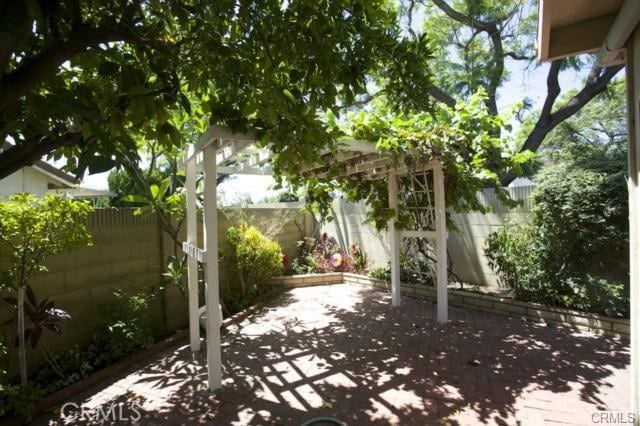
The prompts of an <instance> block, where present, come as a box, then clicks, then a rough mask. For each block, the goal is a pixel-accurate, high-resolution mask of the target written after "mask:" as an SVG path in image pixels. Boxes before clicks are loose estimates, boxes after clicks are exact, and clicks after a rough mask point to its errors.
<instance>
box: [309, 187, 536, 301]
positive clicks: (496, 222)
mask: <svg viewBox="0 0 640 426" xmlns="http://www.w3.org/2000/svg"><path fill="white" fill-rule="evenodd" d="M532 191H533V187H518V188H509V192H510V194H511V197H512V198H514V199H517V200H521V205H519V206H518V207H516V208H514V209H509V208H508V207H506V206H504V205H503V204H501V203H500V201H499V200H498V199H497V197H496V195H495V193H494V191H493V190H492V189H486V190H484V191H483V192H481V193H479V194H478V199H479V201H480V202H481V204H482V205H484V206H485V207H487V208H488V209H489V210H490V211H491V212H490V213H486V214H482V213H473V212H472V213H453V212H449V214H450V219H451V220H452V221H453V222H454V223H455V224H456V226H457V228H458V229H457V230H455V231H453V230H452V231H449V236H448V240H447V243H448V251H449V256H450V260H451V262H452V265H453V272H454V273H455V274H456V275H457V276H458V277H459V278H460V280H461V281H463V282H465V283H471V284H477V285H481V286H485V287H488V288H493V289H497V288H498V287H499V286H498V282H497V279H496V276H495V274H494V272H493V271H492V270H491V268H490V267H489V263H488V261H487V257H486V255H485V253H484V247H485V241H486V239H487V237H488V236H489V234H491V233H492V232H494V231H496V230H497V229H498V228H499V227H500V226H501V225H503V224H504V223H505V220H506V219H507V217H510V218H511V220H514V221H527V220H528V219H529V211H530V209H531V200H530V198H531V193H532ZM332 216H333V221H332V222H326V223H324V224H323V226H322V228H321V230H320V232H326V233H327V234H329V235H330V236H332V237H335V238H336V239H337V240H338V242H340V244H341V245H342V246H343V247H348V245H349V244H351V243H353V242H359V243H360V244H361V246H362V247H364V249H365V251H366V252H367V254H368V256H369V264H370V266H371V267H373V268H376V267H384V266H386V265H387V262H388V261H389V240H388V236H387V233H386V232H383V233H380V232H378V231H377V230H375V228H374V227H373V226H371V225H370V224H369V223H367V215H366V206H365V205H364V204H363V203H349V202H347V201H345V200H343V199H338V200H336V201H335V202H334V205H333V214H332Z"/></svg>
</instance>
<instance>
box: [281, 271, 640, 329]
mask: <svg viewBox="0 0 640 426" xmlns="http://www.w3.org/2000/svg"><path fill="white" fill-rule="evenodd" d="M338 283H348V284H358V285H364V286H368V287H374V288H376V289H379V290H383V291H390V290H391V285H390V283H389V282H387V281H383V280H378V279H375V278H371V277H368V276H365V275H358V274H351V273H346V272H345V273H343V272H332V273H328V274H306V275H292V276H288V277H277V278H273V279H272V280H271V284H274V285H283V286H285V287H306V286H312V285H328V284H338ZM401 292H402V295H404V296H410V297H418V298H425V299H431V300H436V289H435V288H433V287H426V286H420V285H412V284H401ZM448 293H449V304H451V305H452V306H458V307H467V308H475V309H479V310H481V311H485V312H491V313H498V314H503V315H507V316H518V317H522V318H525V319H527V320H532V321H538V322H545V323H548V324H557V325H563V326H567V327H570V328H574V329H577V330H583V331H591V332H594V333H599V334H605V335H610V336H614V337H629V333H630V326H629V320H627V319H622V318H612V317H608V316H605V315H599V314H592V313H588V312H581V311H574V310H570V309H563V308H556V307H552V306H546V305H541V304H538V303H530V302H520V301H516V300H513V299H512V298H508V297H498V296H491V295H488V294H479V293H476V292H469V291H465V290H455V289H451V288H450V289H449V292H448Z"/></svg>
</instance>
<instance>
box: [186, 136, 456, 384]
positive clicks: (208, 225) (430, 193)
mask: <svg viewBox="0 0 640 426" xmlns="http://www.w3.org/2000/svg"><path fill="white" fill-rule="evenodd" d="M322 157H323V160H324V161H327V162H332V163H334V164H333V166H332V167H333V168H334V170H335V166H336V164H337V165H338V168H339V169H340V170H341V171H340V173H341V175H342V176H343V177H346V178H348V179H356V178H357V179H372V180H374V179H387V181H388V191H389V207H390V208H392V209H394V210H396V211H398V207H399V205H400V203H399V200H398V193H399V182H402V179H406V178H407V177H411V176H413V175H414V174H418V175H419V176H421V177H422V180H420V182H422V186H423V187H426V188H425V189H424V190H423V191H422V193H423V195H424V196H423V197H421V198H420V199H427V200H428V201H429V206H420V205H416V203H413V204H411V206H408V205H403V206H402V207H403V208H407V209H413V210H414V211H415V212H416V215H418V216H420V217H424V218H426V219H425V221H426V222H425V223H428V226H427V225H424V224H423V225H421V224H420V223H417V224H416V226H414V229H410V230H398V229H396V219H395V218H392V219H391V220H390V221H389V226H388V229H389V241H390V253H391V295H392V297H391V304H392V306H400V303H401V297H400V250H401V243H402V241H403V239H411V238H414V239H415V238H421V239H428V240H431V241H435V253H436V274H435V275H436V280H435V281H436V288H437V320H438V321H439V322H441V323H445V322H447V320H448V309H447V308H448V307H447V284H448V277H447V246H446V245H447V232H446V218H445V191H444V176H443V170H442V163H441V162H440V161H438V160H433V161H430V162H428V163H427V164H424V165H420V166H419V167H412V168H410V169H409V168H407V167H406V166H404V165H400V166H398V165H396V164H395V163H394V161H393V159H392V158H391V157H389V156H385V155H383V154H381V153H380V152H379V151H378V150H376V148H375V145H374V144H373V143H370V142H365V141H357V140H353V139H345V140H341V141H340V146H339V149H338V150H337V152H336V151H333V152H325V153H324V154H323V156H322ZM270 160H271V152H270V151H269V150H268V149H263V148H259V147H258V145H257V140H256V137H255V135H254V134H252V133H246V134H237V133H233V132H231V131H229V130H227V129H224V128H221V127H218V126H212V127H210V128H209V130H208V131H207V132H206V133H205V134H204V135H203V136H201V137H200V139H199V140H198V142H197V143H196V144H194V145H190V146H189V150H188V152H187V154H186V155H185V157H184V165H185V167H186V195H187V213H186V222H187V241H186V242H184V243H183V246H182V247H183V251H184V252H185V253H186V254H187V256H188V262H187V267H188V289H189V297H188V300H189V336H190V345H191V351H192V352H197V351H199V350H200V325H199V301H198V262H201V263H202V264H203V265H204V270H205V282H206V291H205V295H206V296H205V305H206V318H207V320H206V333H207V339H206V341H207V371H208V384H209V390H210V391H216V390H218V389H220V388H222V359H221V350H220V326H221V319H220V316H219V314H218V306H219V303H220V296H219V276H218V211H217V193H216V177H217V174H218V173H220V174H249V175H270V174H272V169H271V164H270ZM327 164H328V163H327ZM328 170H329V167H328V166H326V165H324V164H320V165H318V166H317V167H312V168H309V169H307V170H305V171H304V172H303V173H302V174H303V176H318V177H326V176H327V174H328ZM198 173H202V174H203V175H204V178H203V183H202V193H203V194H204V206H203V210H204V212H203V222H204V224H203V225H204V226H203V228H204V229H203V231H204V233H203V235H204V238H203V241H202V246H201V245H200V244H199V242H198V228H197V203H196V179H197V174H198ZM416 199H417V198H416Z"/></svg>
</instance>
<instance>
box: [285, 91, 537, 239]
mask: <svg viewBox="0 0 640 426" xmlns="http://www.w3.org/2000/svg"><path fill="white" fill-rule="evenodd" d="M485 96H486V95H485V93H484V91H482V90H481V91H479V92H478V93H476V94H475V95H473V96H472V97H471V98H470V99H469V101H468V102H467V103H458V104H457V105H456V106H455V107H454V108H449V107H436V108H435V109H434V110H432V111H429V112H414V113H403V112H394V111H393V110H392V109H391V108H389V107H388V106H387V105H386V104H385V103H384V102H383V101H381V102H379V103H377V104H376V107H375V108H373V109H372V110H371V111H366V112H358V113H355V114H352V115H351V116H350V117H349V120H348V123H349V124H348V125H346V126H339V125H337V124H336V123H335V122H332V123H331V126H330V127H332V130H331V132H332V134H333V135H335V136H336V137H337V136H344V137H350V138H353V139H358V140H365V141H372V142H375V143H376V148H377V149H378V151H379V152H380V154H383V155H384V154H389V155H390V156H391V158H392V162H391V163H390V164H389V166H388V167H389V169H391V168H394V167H402V166H406V167H407V169H408V170H409V171H411V170H418V169H419V168H420V166H421V165H424V164H426V163H428V162H429V161H431V160H439V161H441V162H442V164H443V168H444V176H445V191H446V204H447V207H448V208H451V209H452V210H453V211H456V212H466V211H473V210H476V211H482V212H484V211H485V208H484V207H483V206H482V204H480V203H479V202H478V199H477V198H476V194H477V193H478V191H481V190H482V189H484V188H488V187H490V188H494V189H495V192H496V195H497V197H498V198H499V199H500V200H501V201H502V202H504V203H505V204H507V205H514V204H515V203H516V202H515V201H513V200H512V199H510V197H509V194H508V192H507V191H506V189H505V188H504V187H503V186H502V185H501V183H500V177H501V174H506V173H508V174H512V175H516V176H519V175H523V174H524V173H525V172H526V171H527V170H528V169H529V168H531V167H532V165H533V158H534V153H532V152H530V151H524V152H519V151H518V149H517V148H516V147H515V146H514V145H513V144H512V140H511V138H510V137H509V134H508V132H509V131H510V126H509V125H508V124H507V117H502V116H494V115H492V114H490V113H489V112H488V111H487V109H486V106H485V103H484V99H485ZM318 160H319V159H318V158H317V157H315V158H310V159H308V160H307V162H306V164H312V163H313V162H314V161H316V162H317V161H318ZM274 166H275V169H276V170H278V171H280V172H281V173H282V172H285V173H287V174H288V175H289V176H290V178H289V179H290V180H291V181H292V182H293V184H294V185H298V186H302V185H304V186H306V189H307V198H306V199H307V202H308V203H311V204H313V205H314V206H315V207H316V208H317V209H319V211H320V214H321V215H322V216H323V217H330V216H329V215H328V211H329V207H330V205H331V202H332V199H333V198H332V192H333V191H335V190H336V189H337V190H340V191H342V192H343V193H344V194H345V196H346V198H347V199H348V200H350V201H365V203H366V204H367V206H368V207H369V219H370V220H371V221H372V222H373V223H374V224H375V226H376V227H377V228H378V229H384V228H385V227H386V225H387V222H388V219H389V218H390V217H392V216H393V215H394V214H395V212H394V211H392V210H390V209H389V208H388V194H387V185H386V180H383V179H378V180H371V179H365V178H363V177H359V176H358V175H355V176H353V175H351V176H348V177H345V176H344V173H342V172H343V168H344V164H341V163H340V162H338V161H335V162H331V163H330V164H328V168H327V173H326V175H325V176H323V177H317V176H306V177H305V176H304V175H303V174H301V173H300V172H301V170H304V164H301V163H300V162H296V163H289V162H288V161H287V157H285V156H277V155H276V157H275V158H274ZM496 171H498V172H496ZM409 221H410V218H409V217H408V216H407V215H406V214H402V212H399V215H398V218H397V224H398V226H399V227H400V228H402V227H403V226H405V225H407V224H408V222H409ZM451 225H452V224H451V223H449V226H451Z"/></svg>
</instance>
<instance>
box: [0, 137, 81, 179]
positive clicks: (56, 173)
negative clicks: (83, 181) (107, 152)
mask: <svg viewBox="0 0 640 426" xmlns="http://www.w3.org/2000/svg"><path fill="white" fill-rule="evenodd" d="M12 146H13V144H12V143H11V142H8V141H4V143H3V144H2V150H0V152H2V151H5V150H7V149H9V148H11V147H12ZM31 167H33V168H35V169H37V170H38V171H40V172H42V173H44V174H45V175H47V176H49V177H50V178H52V179H54V180H56V181H57V182H60V183H61V184H62V185H64V186H68V187H73V186H75V185H77V184H78V183H80V179H76V178H75V176H73V175H71V174H69V173H65V172H63V171H62V170H60V169H59V168H57V167H55V166H52V165H51V164H49V163H47V162H46V161H42V160H36V161H34V162H33V164H31Z"/></svg>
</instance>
